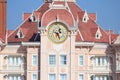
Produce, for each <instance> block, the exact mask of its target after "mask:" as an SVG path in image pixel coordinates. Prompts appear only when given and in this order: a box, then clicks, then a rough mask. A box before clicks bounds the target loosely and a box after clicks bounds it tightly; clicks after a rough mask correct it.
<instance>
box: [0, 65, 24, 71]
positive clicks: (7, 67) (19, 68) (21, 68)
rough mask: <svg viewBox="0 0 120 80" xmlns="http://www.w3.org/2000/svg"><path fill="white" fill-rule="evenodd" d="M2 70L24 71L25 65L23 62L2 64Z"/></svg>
mask: <svg viewBox="0 0 120 80" xmlns="http://www.w3.org/2000/svg"><path fill="white" fill-rule="evenodd" d="M0 69H1V71H2V72H9V71H10V72H24V70H25V66H24V64H22V65H21V64H7V65H3V66H2V67H1V68H0Z"/></svg>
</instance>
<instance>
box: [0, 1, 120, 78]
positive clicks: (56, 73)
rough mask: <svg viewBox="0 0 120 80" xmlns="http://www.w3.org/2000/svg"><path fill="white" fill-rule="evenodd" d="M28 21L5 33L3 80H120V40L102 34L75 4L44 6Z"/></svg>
mask: <svg viewBox="0 0 120 80" xmlns="http://www.w3.org/2000/svg"><path fill="white" fill-rule="evenodd" d="M4 1H5V0H0V7H1V6H2V5H6V1H5V2H4ZM3 9H4V10H6V6H4V7H3V8H0V16H2V17H4V18H6V15H5V14H6V13H5V14H4V12H3V11H2V12H1V10H3ZM3 15H4V16H3ZM4 18H3V19H0V20H1V21H0V22H4V20H6V19H4ZM23 18H24V21H23V22H22V23H21V24H20V25H19V26H18V28H17V29H15V30H7V31H6V30H2V31H3V32H2V31H1V35H0V80H119V79H120V61H119V60H120V35H118V34H115V33H114V32H113V31H112V30H103V29H102V28H101V27H100V26H99V25H98V24H97V23H96V14H95V13H87V12H86V11H84V10H82V9H81V8H80V7H79V6H78V5H77V3H76V1H75V0H67V1H66V0H44V4H43V5H42V6H41V7H39V8H38V9H36V10H35V11H33V12H32V13H24V16H23ZM5 24H6V23H5ZM1 29H6V27H5V26H4V25H2V26H1V25H0V30H1Z"/></svg>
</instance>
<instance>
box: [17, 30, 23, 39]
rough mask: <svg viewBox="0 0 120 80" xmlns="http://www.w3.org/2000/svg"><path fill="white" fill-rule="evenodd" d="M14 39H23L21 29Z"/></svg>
mask: <svg viewBox="0 0 120 80" xmlns="http://www.w3.org/2000/svg"><path fill="white" fill-rule="evenodd" d="M15 37H16V38H24V35H23V32H22V30H21V29H19V30H18V32H17V35H16V36H15Z"/></svg>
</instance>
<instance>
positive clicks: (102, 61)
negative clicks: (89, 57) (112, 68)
mask: <svg viewBox="0 0 120 80" xmlns="http://www.w3.org/2000/svg"><path fill="white" fill-rule="evenodd" d="M108 63H109V57H108V56H107V57H106V56H96V57H94V58H93V65H94V66H107V65H108Z"/></svg>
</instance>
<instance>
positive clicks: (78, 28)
mask: <svg viewBox="0 0 120 80" xmlns="http://www.w3.org/2000/svg"><path fill="white" fill-rule="evenodd" d="M78 33H79V35H80V37H81V39H82V41H84V38H83V36H82V34H81V32H80V30H79V28H78Z"/></svg>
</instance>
